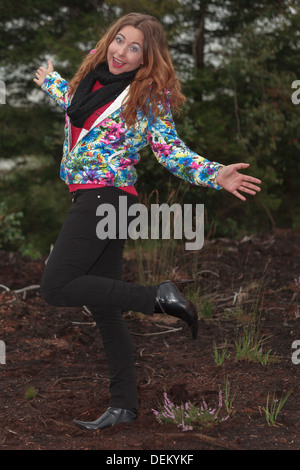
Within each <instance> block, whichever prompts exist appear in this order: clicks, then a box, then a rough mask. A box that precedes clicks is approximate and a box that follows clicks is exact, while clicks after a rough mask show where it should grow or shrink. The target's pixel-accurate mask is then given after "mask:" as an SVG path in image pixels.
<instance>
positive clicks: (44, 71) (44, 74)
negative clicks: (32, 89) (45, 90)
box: [33, 60, 54, 86]
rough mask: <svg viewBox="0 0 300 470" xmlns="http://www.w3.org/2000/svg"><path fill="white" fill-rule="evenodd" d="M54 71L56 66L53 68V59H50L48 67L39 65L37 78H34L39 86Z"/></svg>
mask: <svg viewBox="0 0 300 470" xmlns="http://www.w3.org/2000/svg"><path fill="white" fill-rule="evenodd" d="M52 72H54V68H53V65H52V62H51V60H48V67H47V68H46V67H39V68H38V69H37V71H36V74H35V76H36V78H34V79H33V81H34V82H35V83H36V84H37V85H39V86H42V85H43V83H44V81H45V78H46V77H47V75H48V74H49V73H52Z"/></svg>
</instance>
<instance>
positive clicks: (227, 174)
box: [217, 163, 261, 201]
mask: <svg viewBox="0 0 300 470" xmlns="http://www.w3.org/2000/svg"><path fill="white" fill-rule="evenodd" d="M248 166H249V163H234V164H232V165H227V166H224V167H222V168H221V169H220V170H219V172H218V175H217V184H218V185H219V186H221V187H222V188H224V189H226V191H228V192H230V193H232V194H234V196H236V197H238V198H239V199H241V200H242V201H246V198H245V197H244V196H242V194H240V192H239V191H242V192H244V193H248V194H252V195H255V194H256V193H257V192H259V191H260V187H259V186H257V184H260V183H261V181H260V180H259V179H257V178H253V177H252V176H248V175H243V174H242V173H239V172H238V170H242V169H243V168H248Z"/></svg>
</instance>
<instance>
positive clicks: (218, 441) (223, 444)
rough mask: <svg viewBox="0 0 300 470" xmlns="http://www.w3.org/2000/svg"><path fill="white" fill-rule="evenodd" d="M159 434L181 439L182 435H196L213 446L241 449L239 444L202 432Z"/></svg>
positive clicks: (188, 436) (189, 437) (191, 436)
mask: <svg viewBox="0 0 300 470" xmlns="http://www.w3.org/2000/svg"><path fill="white" fill-rule="evenodd" d="M159 435H160V436H169V437H172V438H175V439H176V438H178V439H182V438H184V437H187V438H188V439H190V440H191V438H193V437H196V438H197V439H200V440H201V441H204V442H207V443H209V444H212V445H215V446H218V447H224V448H225V449H230V450H243V449H242V448H241V447H239V446H236V445H234V444H231V443H229V442H224V441H223V440H222V439H216V438H215V437H211V436H206V435H205V434H202V433H196V434H191V433H187V432H186V433H182V434H179V433H171V434H170V433H167V434H162V433H159Z"/></svg>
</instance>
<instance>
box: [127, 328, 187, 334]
mask: <svg viewBox="0 0 300 470" xmlns="http://www.w3.org/2000/svg"><path fill="white" fill-rule="evenodd" d="M180 330H182V328H181V327H180V328H172V329H171V330H167V331H158V332H157V333H135V332H134V331H131V332H130V333H131V334H132V335H136V336H156V335H165V334H166V333H174V332H175V331H180Z"/></svg>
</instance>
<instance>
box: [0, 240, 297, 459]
mask: <svg viewBox="0 0 300 470" xmlns="http://www.w3.org/2000/svg"><path fill="white" fill-rule="evenodd" d="M0 255H1V256H0V284H2V287H1V289H0V340H1V343H0V345H1V346H2V353H3V352H4V347H3V346H4V344H5V348H6V349H5V353H6V355H5V356H3V355H2V361H1V362H2V363H1V364H0V384H1V387H0V422H1V427H0V449H1V450H56V449H60V450H96V449H97V450H106V451H107V450H113V451H116V452H117V451H123V450H127V451H129V450H130V451H143V450H151V451H155V450H156V451H164V452H174V451H184V452H185V453H189V452H190V453H192V452H193V451H198V450H218V449H220V450H222V449H229V450H231V449H232V450H256V449H263V450H268V449H270V450H276V449H278V450H279V449H280V450H283V449H285V450H296V449H299V448H300V427H299V422H300V389H299V377H300V308H299V305H300V277H299V276H300V233H295V232H291V231H275V232H273V233H266V234H261V235H256V236H249V237H244V238H243V239H241V240H227V239H216V240H211V241H207V242H206V243H205V246H204V247H203V248H202V249H201V250H199V251H198V252H197V253H195V252H193V253H191V252H185V255H184V256H185V258H184V259H183V258H182V259H181V260H180V259H179V258H177V260H176V266H173V267H172V271H171V272H170V273H168V274H169V276H168V278H170V277H172V279H174V280H175V281H178V288H179V290H181V291H182V292H183V293H187V291H188V290H190V291H191V289H193V291H194V301H196V302H197V304H198V307H199V335H198V338H197V340H196V341H193V340H192V338H191V335H190V331H189V329H188V327H187V326H186V325H185V324H184V323H183V322H181V321H179V320H177V319H175V318H172V317H163V316H160V315H154V316H153V317H145V316H142V315H141V314H139V313H132V312H124V316H125V319H126V322H127V324H128V328H129V330H130V332H131V334H132V339H133V342H134V345H135V363H136V375H137V381H138V392H139V401H140V408H139V417H138V420H137V422H136V423H135V424H123V425H119V426H116V427H115V428H111V429H106V430H104V431H96V432H93V431H86V430H83V429H81V428H79V427H77V426H76V425H75V424H74V423H73V419H83V420H94V419H96V418H97V417H99V416H100V414H102V413H103V412H104V411H105V410H106V408H107V407H108V403H109V388H108V387H109V374H108V369H107V364H106V361H105V357H104V352H103V348H102V343H101V339H100V335H99V332H98V330H97V327H96V326H95V324H94V323H93V319H92V318H91V316H90V314H89V313H88V312H87V311H86V310H85V309H84V308H56V307H52V306H50V305H48V304H46V302H45V301H44V300H43V298H42V297H41V295H40V291H39V287H38V286H39V284H40V279H41V274H42V272H43V269H44V264H45V259H40V260H31V259H29V258H27V257H22V256H20V255H19V254H18V253H14V254H9V253H5V252H1V253H0ZM136 268H137V263H136V260H135V258H134V254H133V253H132V252H131V251H127V252H126V253H125V259H124V271H123V278H124V280H127V281H131V280H136V277H135V276H136V273H135V269H136ZM29 287H30V289H28V288H29ZM24 288H26V289H27V290H26V289H25V290H24ZM18 290H21V291H18ZM195 292H197V298H196V300H195ZM186 295H188V294H186ZM189 295H190V294H189ZM239 342H240V343H239ZM297 342H298V343H297ZM237 344H240V345H241V344H243V345H244V351H243V354H244V355H242V356H241V354H242V352H241V351H239V349H238V347H237ZM214 345H215V346H216V349H215V348H214ZM246 346H248V349H247V348H246ZM216 351H217V352H216ZM225 353H226V354H225ZM222 354H224V355H225V359H224V360H223V361H222V360H220V364H218V363H217V358H219V359H220V357H221V355H222ZM0 358H1V356H0ZM30 393H31V395H30ZM164 393H166V394H167V397H168V398H169V400H171V402H172V403H173V404H174V406H178V407H179V406H180V405H181V404H185V403H187V402H191V403H193V404H194V406H196V407H197V408H198V410H199V413H200V415H201V416H202V418H203V419H202V424H201V425H200V422H198V427H197V426H196V423H195V422H193V423H192V424H191V426H192V428H193V429H192V430H187V431H183V429H182V427H180V426H178V424H180V422H179V423H177V424H176V423H175V421H174V420H172V419H171V420H170V422H168V423H160V422H159V421H158V420H157V418H156V416H155V414H154V412H153V409H154V410H159V406H160V404H163V401H164ZM220 393H221V395H220ZM268 396H269V405H267V397H268ZM284 399H286V401H285V403H284V406H283V408H282V409H281V411H280V412H279V413H278V416H277V418H276V421H275V423H273V425H270V424H271V423H268V421H267V419H266V409H269V411H270V412H271V411H272V407H273V411H274V413H275V412H276V410H278V409H279V407H280V405H281V403H282V401H281V400H284ZM220 400H221V401H222V407H220ZM226 405H227V409H226ZM205 406H207V410H208V411H209V410H210V412H211V414H210V418H212V419H210V422H208V419H205V416H206V418H207V417H208V414H207V412H206V414H205ZM201 407H202V409H203V407H204V411H202V412H201ZM213 410H215V411H213ZM185 424H187V421H186V423H185Z"/></svg>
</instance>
